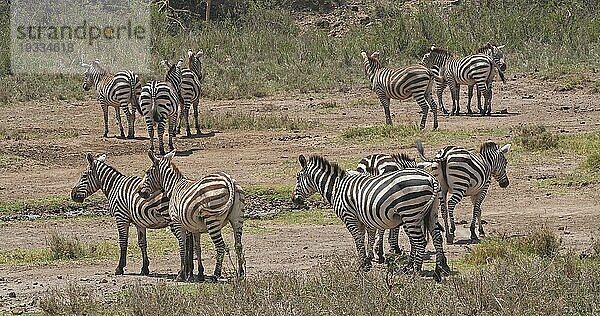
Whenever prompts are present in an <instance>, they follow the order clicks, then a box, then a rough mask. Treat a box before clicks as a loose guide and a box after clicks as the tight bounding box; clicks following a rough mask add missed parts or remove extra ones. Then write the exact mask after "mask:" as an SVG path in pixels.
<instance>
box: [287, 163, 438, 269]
mask: <svg viewBox="0 0 600 316" xmlns="http://www.w3.org/2000/svg"><path fill="white" fill-rule="evenodd" d="M299 162H300V166H301V167H302V170H301V171H300V172H299V173H298V175H297V177H296V187H295V189H294V193H293V195H292V201H293V202H294V203H295V204H297V205H303V204H304V201H305V200H306V198H307V197H308V196H310V195H312V194H314V193H316V192H319V193H320V194H321V195H322V196H323V197H324V198H325V199H326V200H327V201H328V202H329V203H330V204H331V205H333V209H334V210H335V212H336V214H337V216H338V217H339V218H340V219H341V220H342V221H343V222H344V224H346V228H348V230H349V231H350V234H351V235H352V237H353V238H354V242H355V244H356V250H357V252H358V256H359V260H360V267H361V269H363V270H364V271H368V270H370V268H371V260H372V259H373V251H372V249H373V247H372V243H373V242H374V239H375V229H392V228H395V227H398V226H399V225H400V224H402V226H403V227H404V231H405V232H406V234H407V235H408V238H409V240H410V245H411V250H410V258H411V263H410V264H409V266H408V267H407V268H408V269H411V268H414V271H416V272H419V271H421V267H422V263H423V253H424V251H425V246H426V244H427V242H426V240H425V231H427V230H428V231H429V232H430V233H431V235H432V237H433V244H434V246H435V249H436V268H435V275H436V280H440V278H441V276H440V274H441V273H443V272H445V271H449V268H448V266H447V264H446V257H445V256H444V251H443V247H442V243H443V240H442V234H441V226H440V225H439V224H438V222H437V214H438V207H439V204H438V194H437V191H438V189H439V184H438V183H437V180H436V179H435V178H434V177H433V176H431V175H430V174H428V173H427V172H425V171H422V170H418V169H406V170H402V171H395V172H388V173H384V174H382V175H379V176H371V175H367V174H360V173H357V172H347V171H344V170H343V169H341V168H340V167H339V166H338V165H337V164H333V163H330V162H328V161H327V160H325V159H324V158H322V157H319V156H311V157H310V158H309V159H308V161H307V160H306V158H304V156H302V155H300V157H299ZM423 229H425V231H423ZM365 230H366V231H367V232H368V234H369V238H368V247H367V249H368V254H366V253H365V245H364V233H365Z"/></svg>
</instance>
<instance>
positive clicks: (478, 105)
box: [477, 86, 483, 113]
mask: <svg viewBox="0 0 600 316" xmlns="http://www.w3.org/2000/svg"><path fill="white" fill-rule="evenodd" d="M477 109H478V110H479V113H481V112H482V111H483V108H481V90H479V86H478V87H477Z"/></svg>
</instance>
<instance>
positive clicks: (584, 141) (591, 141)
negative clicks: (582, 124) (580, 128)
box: [558, 132, 600, 156]
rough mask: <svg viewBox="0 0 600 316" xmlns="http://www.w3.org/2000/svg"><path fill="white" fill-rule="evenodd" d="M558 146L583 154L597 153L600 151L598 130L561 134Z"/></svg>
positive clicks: (566, 150)
mask: <svg viewBox="0 0 600 316" xmlns="http://www.w3.org/2000/svg"><path fill="white" fill-rule="evenodd" d="M558 148H559V149H562V150H564V151H565V152H567V153H575V154H578V155H584V156H587V155H592V154H597V153H598V152H600V132H589V133H577V134H569V135H564V136H563V135H561V137H560V138H559V140H558Z"/></svg>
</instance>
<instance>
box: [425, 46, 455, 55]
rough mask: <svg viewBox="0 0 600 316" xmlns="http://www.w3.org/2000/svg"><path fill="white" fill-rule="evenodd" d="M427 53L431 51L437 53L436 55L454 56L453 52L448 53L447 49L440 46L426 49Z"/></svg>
mask: <svg viewBox="0 0 600 316" xmlns="http://www.w3.org/2000/svg"><path fill="white" fill-rule="evenodd" d="M428 53H431V54H433V55H437V56H444V57H454V54H452V53H450V52H449V51H447V50H444V49H441V48H437V47H435V48H434V49H430V50H429V51H428Z"/></svg>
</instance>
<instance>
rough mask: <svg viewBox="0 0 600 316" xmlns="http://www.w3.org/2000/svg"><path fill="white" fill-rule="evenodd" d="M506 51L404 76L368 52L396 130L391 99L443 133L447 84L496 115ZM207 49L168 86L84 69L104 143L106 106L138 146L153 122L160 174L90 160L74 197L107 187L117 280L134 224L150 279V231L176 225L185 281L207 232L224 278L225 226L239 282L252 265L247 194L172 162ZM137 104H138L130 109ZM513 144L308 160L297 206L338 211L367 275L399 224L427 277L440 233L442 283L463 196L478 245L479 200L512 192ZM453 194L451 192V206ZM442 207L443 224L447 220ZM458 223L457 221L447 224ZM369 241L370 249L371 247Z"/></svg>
mask: <svg viewBox="0 0 600 316" xmlns="http://www.w3.org/2000/svg"><path fill="white" fill-rule="evenodd" d="M501 48H502V46H498V47H496V46H494V45H491V44H489V43H488V44H487V45H486V46H485V47H483V48H482V49H480V50H479V51H478V53H477V54H474V55H471V56H468V57H463V58H456V57H454V56H453V55H452V54H449V53H448V52H446V51H443V50H440V49H438V48H436V47H431V49H430V50H429V51H428V52H427V53H426V54H425V55H424V56H423V59H422V62H421V64H420V65H414V66H409V67H406V68H404V69H391V68H384V67H382V66H381V63H380V61H379V53H377V52H375V53H372V54H371V55H368V54H367V53H366V52H362V53H361V55H362V57H363V62H364V67H365V72H366V74H367V75H368V77H369V79H370V82H371V85H372V90H373V91H375V93H376V94H377V96H378V97H379V100H380V102H381V105H382V106H383V108H384V111H385V116H386V123H388V124H391V123H392V120H391V115H390V111H389V103H390V99H400V100H403V99H407V98H410V97H411V96H412V97H413V98H415V100H416V101H417V103H418V104H419V106H420V107H421V114H422V117H421V124H420V125H421V127H422V128H423V127H425V123H426V119H427V114H428V112H429V111H430V110H431V111H432V112H433V117H434V123H433V126H434V128H437V127H438V121H437V105H436V103H435V101H434V100H433V97H432V89H433V83H434V82H435V83H436V91H437V95H438V100H439V103H440V106H441V107H442V109H443V110H444V111H445V109H444V108H443V105H442V100H441V94H442V91H443V90H444V88H445V87H446V85H448V86H450V90H451V91H452V99H453V106H452V114H454V115H458V114H459V112H460V108H459V106H458V91H459V87H460V85H461V84H467V85H469V89H470V93H469V103H468V106H467V108H468V111H469V112H471V108H470V103H471V97H472V89H473V87H474V86H476V87H477V92H478V95H479V94H481V93H483V95H484V99H485V100H484V105H483V106H481V103H480V98H479V97H478V109H479V111H480V114H482V115H489V114H490V113H491V85H492V80H493V77H494V75H495V73H496V72H498V73H499V75H500V77H501V79H503V80H504V71H505V70H506V64H505V63H504V59H503V55H502V51H501ZM201 58H202V52H201V51H199V52H197V53H194V52H193V51H191V50H190V51H188V67H187V68H184V67H183V61H182V60H179V61H178V62H177V63H175V64H170V63H169V62H166V61H165V62H163V63H162V64H163V66H164V67H165V69H166V75H165V80H164V81H156V80H155V81H150V82H148V83H147V84H145V85H144V86H143V87H142V85H141V83H140V79H139V77H138V76H137V75H136V74H134V73H132V72H130V71H122V72H118V73H116V74H114V75H112V74H110V73H109V72H107V71H106V70H105V69H104V68H103V67H102V66H101V65H100V64H99V62H98V61H94V62H92V63H91V64H89V65H88V64H82V66H84V67H86V68H87V69H86V73H85V80H84V84H83V88H84V89H85V90H89V89H90V88H91V87H92V86H94V87H95V88H96V91H97V94H98V100H99V101H100V104H101V107H102V110H103V112H104V136H107V134H108V124H107V119H108V118H107V116H108V114H107V113H108V107H109V106H112V107H114V108H115V110H116V116H117V122H119V128H120V133H121V136H122V137H125V134H124V130H123V127H122V125H121V122H120V110H123V112H125V114H126V116H127V122H128V134H127V137H128V138H133V137H134V128H133V124H134V121H135V112H136V111H138V112H139V113H141V114H142V115H143V116H144V117H145V120H146V125H147V129H148V134H149V136H150V144H151V147H150V151H149V152H148V156H149V158H150V162H151V164H150V167H149V168H148V169H147V171H146V174H145V176H144V177H143V178H140V177H137V176H126V175H123V174H122V173H121V172H119V171H118V170H117V169H116V168H114V167H112V166H110V165H108V164H107V163H106V159H107V157H106V155H99V156H96V157H94V156H93V155H92V154H89V153H88V154H87V155H86V160H87V163H88V167H87V169H86V170H85V171H84V172H82V173H81V175H80V177H79V180H78V182H77V183H76V185H75V186H74V187H73V188H72V190H71V198H72V199H73V200H74V201H75V202H83V200H84V199H85V198H87V197H88V196H90V195H91V194H94V193H95V192H97V191H99V190H102V192H103V193H104V194H105V195H106V197H107V200H108V204H109V210H110V211H111V213H112V214H113V215H114V216H115V218H116V224H117V230H118V235H119V246H120V259H119V264H118V266H117V268H116V270H115V274H123V272H124V268H125V266H126V259H127V240H128V234H129V227H130V225H132V224H133V225H134V226H135V227H136V229H137V235H138V246H139V247H140V250H141V253H142V269H141V274H142V275H147V274H149V271H150V270H149V259H148V254H147V243H146V229H161V228H165V227H169V228H170V230H171V231H172V233H173V234H174V236H175V238H176V239H177V242H178V245H179V255H180V270H179V272H178V275H177V280H200V281H202V280H204V278H205V275H204V268H203V265H202V259H201V258H202V256H201V247H200V234H201V233H208V235H209V236H210V238H211V240H212V242H213V243H214V245H215V249H216V253H217V256H216V264H215V269H214V278H219V277H220V276H221V274H222V265H223V258H224V255H225V252H226V245H225V242H224V240H223V236H222V233H221V229H222V228H223V227H224V226H225V225H226V224H227V223H229V224H230V225H231V227H232V229H233V237H234V244H235V245H234V249H235V252H236V257H237V267H236V275H237V276H238V277H243V276H244V273H245V259H244V252H243V246H242V230H243V215H244V205H245V194H244V191H243V190H242V187H241V186H240V185H239V183H238V182H237V181H236V180H235V179H234V178H233V177H232V176H230V175H229V174H226V173H223V172H218V173H214V174H209V175H206V176H204V177H203V178H201V179H199V180H192V179H190V178H187V177H186V176H185V175H183V174H182V173H181V171H179V169H178V168H177V167H176V165H175V164H174V163H173V158H174V156H175V150H174V146H173V140H172V139H173V137H174V136H175V134H176V133H177V132H178V131H179V129H180V125H181V124H182V121H183V120H184V119H185V121H186V126H187V129H186V134H187V135H190V134H191V131H190V124H189V112H190V108H192V110H193V111H194V123H195V128H196V132H197V133H200V129H199V126H198V103H199V99H200V83H201V79H202V73H201ZM130 104H131V107H129V105H130ZM167 124H168V134H169V141H168V145H169V149H170V152H169V153H167V154H165V150H164V143H163V139H162V135H163V133H164V130H165V125H167ZM155 126H157V130H158V135H159V137H158V147H159V151H160V153H161V156H156V155H155V153H154V127H155ZM510 147H511V145H510V144H506V145H504V146H502V147H500V146H499V145H498V144H496V143H494V142H491V141H488V142H485V143H483V144H482V145H481V146H480V148H479V150H478V151H471V150H467V149H465V148H462V147H456V146H447V147H445V148H443V149H442V150H440V151H439V153H438V154H437V155H436V156H435V157H434V158H432V159H428V158H427V157H426V155H425V150H424V147H423V144H422V143H421V142H420V141H417V143H416V148H417V151H418V154H419V156H420V158H421V159H422V160H423V162H420V163H417V162H416V160H415V159H413V158H410V157H409V156H408V155H407V154H405V153H403V154H394V155H388V154H373V155H369V156H367V157H364V158H363V159H361V160H360V161H359V163H358V166H357V168H356V170H344V169H342V168H340V167H339V166H338V165H337V164H335V163H332V162H329V161H328V160H327V159H325V158H323V157H321V156H310V157H309V158H306V157H304V156H303V155H300V156H299V158H298V162H299V164H300V167H301V170H300V172H299V173H298V174H297V177H296V184H295V188H294V191H293V193H292V202H293V203H294V204H296V205H298V206H304V204H305V201H306V199H307V198H308V197H309V196H311V195H312V194H314V193H319V194H321V195H322V196H323V198H324V199H325V200H326V201H327V202H328V203H330V204H331V205H332V207H333V209H334V211H335V213H336V215H337V216H338V217H339V218H340V219H341V220H342V222H343V223H344V224H345V226H346V228H347V229H348V231H349V232H350V234H351V235H352V238H353V239H354V242H355V246H356V249H357V253H358V258H359V265H360V267H359V268H360V269H362V270H363V271H369V270H370V269H371V268H372V261H373V259H374V255H375V254H377V262H378V263H383V262H384V260H385V258H384V254H383V252H384V251H383V239H384V233H385V230H389V235H388V242H389V245H390V249H391V251H392V252H395V253H401V252H402V249H401V248H400V246H399V243H398V239H399V234H400V233H399V231H400V227H402V229H403V230H404V232H405V234H406V235H407V237H408V240H409V243H410V252H409V263H408V264H407V266H406V267H405V268H404V270H405V271H413V272H415V273H420V272H421V270H422V265H423V257H424V252H425V248H426V245H427V240H428V236H431V239H432V242H433V245H434V248H435V252H436V266H435V270H434V279H435V280H437V281H440V280H441V278H442V276H443V275H446V274H447V273H448V272H449V271H450V267H449V266H448V264H447V258H446V256H445V254H444V248H443V243H444V238H443V237H444V236H442V232H443V231H445V233H446V234H445V238H446V242H447V243H448V244H452V243H453V242H454V236H455V231H456V227H455V223H454V209H455V208H456V205H457V204H458V203H459V202H460V201H461V200H462V198H463V197H465V196H470V197H471V199H472V201H473V205H474V207H473V217H472V221H471V226H470V231H471V239H473V240H477V239H478V238H479V237H478V235H477V233H476V231H475V228H476V226H477V225H478V232H479V235H484V230H483V227H482V222H481V203H482V202H483V200H484V198H485V196H486V194H487V191H488V189H489V187H490V184H491V179H492V178H494V179H496V180H497V181H498V183H499V185H500V187H506V186H508V184H509V180H508V177H507V174H506V166H507V160H506V158H505V154H506V153H507V152H508V151H509V149H510ZM448 193H450V194H451V196H450V198H449V199H448V196H447V195H448ZM440 209H441V213H442V218H443V221H444V223H443V224H444V226H443V227H442V225H441V224H440V223H439V222H438V215H439V211H440ZM448 215H449V220H448ZM365 233H366V245H365ZM194 253H195V255H196V256H197V260H198V272H197V276H196V277H195V276H194V273H193V272H194V263H193V257H194Z"/></svg>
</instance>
